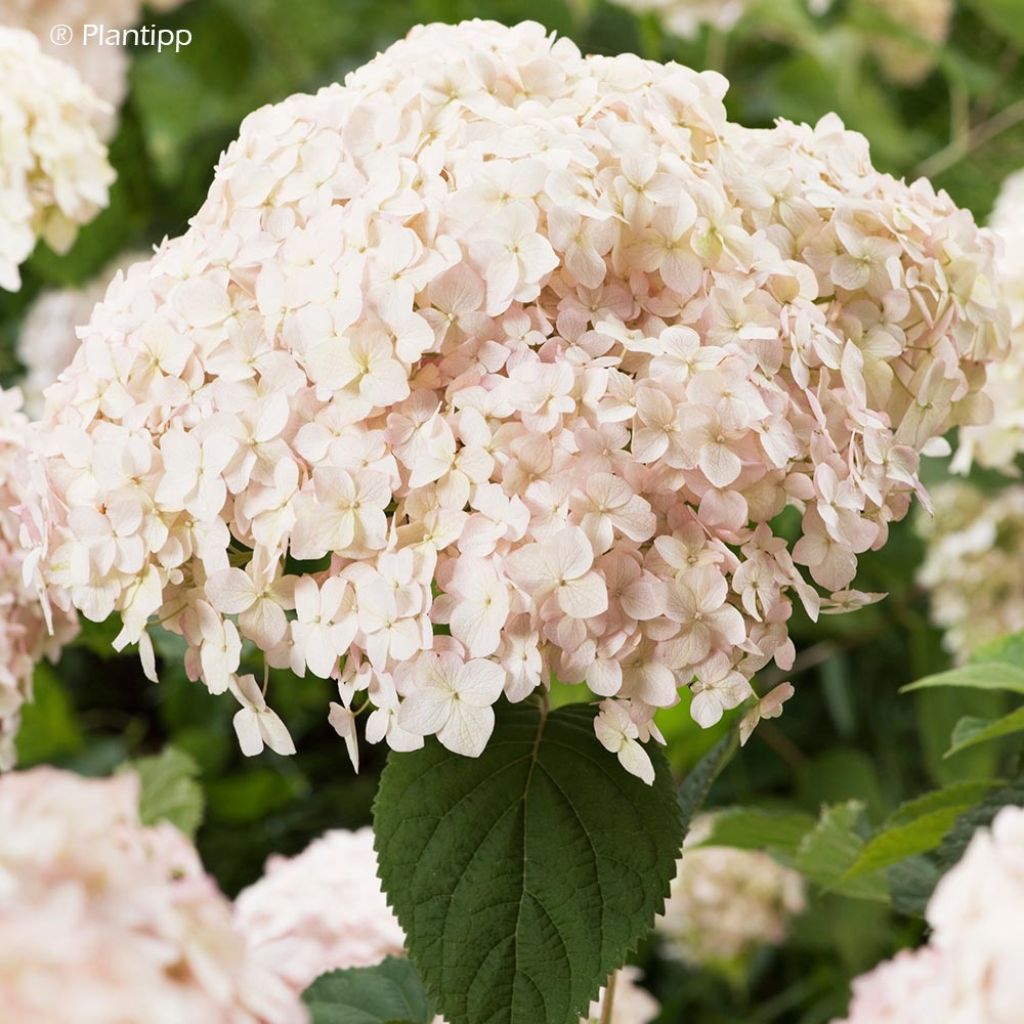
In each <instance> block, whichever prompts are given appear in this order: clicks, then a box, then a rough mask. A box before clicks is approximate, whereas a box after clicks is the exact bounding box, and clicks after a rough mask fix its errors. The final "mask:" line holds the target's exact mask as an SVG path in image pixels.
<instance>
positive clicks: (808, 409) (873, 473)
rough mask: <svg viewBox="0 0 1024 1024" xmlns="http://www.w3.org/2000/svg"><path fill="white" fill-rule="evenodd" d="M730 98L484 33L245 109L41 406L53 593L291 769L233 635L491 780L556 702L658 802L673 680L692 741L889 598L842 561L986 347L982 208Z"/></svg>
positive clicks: (978, 411) (833, 133)
mask: <svg viewBox="0 0 1024 1024" xmlns="http://www.w3.org/2000/svg"><path fill="white" fill-rule="evenodd" d="M725 89H726V83H725V81H724V79H722V78H721V76H719V75H716V74H714V73H710V72H706V73H702V74H698V73H695V72H692V71H690V70H688V69H686V68H683V67H680V66H678V65H665V66H663V65H658V64H654V63H650V62H645V61H642V60H640V59H638V58H636V57H633V56H631V55H624V56H619V57H587V58H583V57H581V56H580V54H579V52H578V51H577V49H576V48H575V46H574V45H573V44H572V43H570V42H569V41H568V40H565V39H559V40H556V39H554V38H553V37H549V36H548V35H546V33H545V32H544V30H543V29H542V28H541V27H540V26H539V25H536V24H531V23H526V24H523V25H520V26H517V27H515V28H505V27H503V26H499V25H496V24H493V23H487V22H468V23H464V24H462V25H459V26H446V25H433V26H428V27H425V28H420V29H416V30H414V31H413V32H412V33H411V34H410V36H409V37H408V38H407V39H406V40H404V41H402V42H399V43H397V44H395V46H393V47H392V48H391V49H390V50H388V51H387V52H386V53H385V54H383V55H382V56H380V57H379V58H378V59H376V60H375V61H373V62H371V63H370V64H368V65H366V66H365V67H364V68H362V69H360V70H359V71H357V72H354V73H353V74H351V75H350V76H349V77H348V78H347V80H346V83H345V85H344V86H332V87H329V88H327V89H324V90H321V92H319V93H318V94H317V95H316V96H294V97H291V98H290V99H288V100H286V101H285V102H283V103H281V104H278V105H276V106H273V107H267V108H264V109H262V110H260V111H257V112H256V113H254V114H253V115H251V116H250V117H249V118H248V119H247V120H246V121H245V123H244V124H243V126H242V130H241V134H240V137H239V139H238V141H237V142H236V143H234V144H233V145H232V146H231V147H230V149H229V150H228V152H227V153H226V154H225V156H224V158H223V159H222V161H221V163H220V165H219V166H218V169H217V176H216V180H215V182H214V184H213V186H212V188H211V191H210V194H209V197H208V199H207V201H206V203H205V204H204V206H203V208H202V209H201V210H200V211H199V213H198V214H197V215H196V216H195V218H194V219H193V221H192V226H191V228H190V230H189V231H188V233H186V234H185V235H183V236H182V237H180V238H178V239H174V240H172V241H170V242H167V243H166V244H165V245H164V246H163V247H162V248H161V249H160V250H159V251H158V252H157V253H156V254H155V255H154V257H153V258H152V260H151V261H149V263H147V264H140V265H136V266H135V267H133V268H131V269H130V270H129V272H128V273H127V275H126V276H125V278H124V279H123V280H119V281H118V282H116V283H115V284H114V285H113V286H112V288H111V289H110V291H109V292H108V294H107V297H106V299H105V301H104V302H103V303H101V304H100V305H99V306H98V307H97V308H96V311H95V313H94V315H93V317H92V320H91V321H90V324H89V326H88V327H87V329H86V330H85V331H84V332H83V337H82V345H81V347H80V349H79V352H78V354H77V355H76V357H75V360H74V362H73V363H72V366H71V367H70V369H69V370H68V372H67V373H66V374H65V376H64V377H63V378H62V380H61V381H59V382H58V384H57V385H55V386H54V388H53V389H52V390H51V392H50V396H49V401H48V406H47V413H46V416H45V421H44V429H43V430H42V432H41V434H40V452H41V454H42V457H43V468H44V471H45V474H46V477H47V480H48V484H49V488H50V492H49V493H48V494H46V495H43V496H42V501H43V503H44V505H45V512H44V513H41V515H43V518H44V519H45V521H46V526H47V535H46V536H45V537H44V538H42V539H41V542H40V547H39V555H40V558H41V571H42V575H43V578H44V580H45V583H46V584H47V585H48V586H49V588H50V590H51V592H52V595H53V600H54V601H55V602H56V603H57V604H58V605H59V606H60V607H71V606H72V605H73V606H75V607H78V608H80V609H81V610H82V611H83V612H84V613H85V614H86V615H87V616H88V617H89V618H92V619H97V620H102V619H104V618H106V617H107V616H108V615H109V614H110V613H111V612H113V611H117V612H119V613H120V616H121V618H122V620H123V626H124V628H123V630H122V632H121V634H120V635H119V637H118V639H117V646H118V648H119V649H120V648H122V647H124V646H126V645H128V644H132V643H139V644H140V645H141V649H142V652H143V656H144V658H145V660H146V663H147V664H148V665H149V666H150V669H152V647H151V641H150V640H149V637H148V634H147V632H146V628H147V624H148V623H149V621H150V619H151V617H154V616H155V617H156V618H158V620H159V621H160V622H161V623H162V624H163V626H164V627H165V628H168V629H171V630H173V631H175V632H178V633H180V634H182V635H183V636H184V637H185V639H186V640H187V642H188V647H189V652H188V656H187V661H186V667H187V669H188V671H189V674H190V675H191V676H192V677H193V678H202V679H203V680H204V682H205V683H206V685H207V686H208V688H209V689H210V690H211V691H212V692H214V693H220V692H223V691H225V690H229V689H230V690H231V691H232V692H233V693H234V694H235V696H236V698H237V699H239V700H240V702H241V703H242V705H243V709H248V712H251V714H250V715H248V717H245V716H243V717H245V722H246V723H250V720H251V719H252V716H253V715H255V716H256V719H255V721H257V723H259V722H263V723H264V724H266V725H267V727H268V731H267V733H266V735H267V737H268V738H269V737H270V736H271V735H272V734H273V736H274V737H276V738H275V740H274V742H275V743H276V747H275V749H281V750H286V749H288V748H289V747H290V740H289V739H288V738H287V735H286V733H283V732H282V730H281V729H280V728H279V727H278V726H279V724H280V723H279V721H278V720H277V719H276V716H273V717H271V715H272V712H271V710H270V708H269V707H268V706H267V704H266V702H265V699H264V695H263V694H262V693H260V694H259V699H258V700H257V701H256V702H255V703H253V700H252V699H250V698H249V697H246V693H249V692H250V691H252V690H253V686H255V683H253V685H252V686H249V685H248V684H246V685H244V686H243V685H240V682H239V680H238V679H237V672H238V670H239V666H240V659H241V649H242V643H243V641H251V642H252V643H253V644H255V645H256V647H258V648H259V649H260V650H262V651H263V652H264V655H265V657H266V660H267V662H268V664H270V665H272V666H290V667H291V668H292V670H293V671H295V672H296V673H298V674H299V675H302V674H303V673H305V672H307V671H308V672H311V673H313V674H314V675H318V676H324V677H326V676H331V677H336V678H337V679H338V683H339V701H340V703H338V704H335V705H333V706H332V710H331V715H332V717H331V721H332V722H333V723H334V724H335V725H336V727H337V728H338V729H339V731H340V732H342V733H343V735H345V736H346V738H347V739H349V740H354V725H353V721H352V714H353V711H354V710H355V709H358V707H361V706H362V703H363V702H364V701H366V700H367V699H368V700H369V701H370V703H372V705H373V706H374V707H375V708H376V711H375V713H374V716H372V717H371V720H370V721H372V723H373V726H372V729H371V733H372V735H371V738H372V739H374V740H381V739H386V740H387V741H388V742H389V743H390V744H392V745H393V746H395V747H397V748H399V749H409V748H410V747H413V746H415V745H417V744H419V743H421V742H422V737H423V736H425V735H431V734H437V735H438V736H439V737H440V738H441V741H442V742H443V743H445V744H446V745H447V746H449V747H450V748H451V749H452V750H455V751H458V752H461V753H467V754H475V753H478V752H479V751H480V750H481V749H482V748H483V746H484V744H485V743H486V740H487V738H488V736H489V734H490V731H491V728H492V725H493V720H494V716H493V711H492V705H493V704H494V703H495V702H496V701H497V700H498V698H499V697H500V695H501V694H502V693H503V692H504V694H505V695H506V696H508V697H509V699H512V700H521V699H523V698H525V697H526V696H528V695H529V694H530V693H531V692H533V691H534V690H535V689H537V688H538V687H543V686H545V685H547V684H548V682H549V681H550V679H551V678H552V677H557V678H559V679H561V680H562V681H565V682H568V683H582V684H585V685H586V687H587V688H588V689H589V691H590V692H591V693H592V694H593V695H595V696H597V697H600V698H603V699H604V704H603V710H602V714H601V717H600V719H599V720H598V726H597V728H598V735H599V736H600V738H601V740H602V742H604V743H605V745H606V746H608V747H609V748H610V749H613V750H615V751H616V752H618V753H619V755H620V757H621V758H622V760H623V762H624V763H625V764H627V765H628V767H629V769H630V770H631V771H634V772H636V773H637V774H639V775H642V776H647V775H649V772H650V763H649V761H648V759H647V756H646V753H645V752H644V751H643V749H642V746H641V744H642V742H643V741H645V740H647V739H648V738H649V736H651V735H657V732H656V729H655V727H654V725H653V718H654V714H655V711H656V710H657V708H659V707H666V706H670V705H672V704H674V703H676V702H677V701H678V700H679V688H680V687H690V688H691V690H692V692H693V694H694V701H693V704H692V712H693V714H694V717H695V718H696V719H697V721H698V722H700V723H701V724H702V725H710V724H712V723H714V722H716V721H717V720H718V719H719V718H720V717H721V715H722V714H723V713H724V711H725V710H728V709H729V708H732V707H735V706H736V705H737V704H739V703H741V702H743V701H744V700H745V699H746V698H747V697H748V696H749V695H751V694H752V691H751V688H750V685H749V679H750V677H751V676H752V674H753V673H754V672H756V671H757V670H758V669H760V668H761V667H762V666H764V665H766V664H767V663H768V662H769V661H771V660H773V659H774V660H775V661H776V662H777V663H778V665H779V666H781V667H782V668H783V669H785V668H788V666H789V665H790V664H791V661H792V658H793V645H792V643H791V641H790V640H789V638H788V634H787V625H786V624H787V620H788V619H789V617H790V615H791V613H792V598H793V596H794V595H795V596H796V597H797V598H798V599H799V600H800V601H801V602H802V603H803V604H804V606H805V608H806V609H807V611H808V613H809V614H810V615H811V616H812V617H813V616H815V615H817V614H818V612H819V610H822V609H823V610H837V609H846V608H850V607H856V606H857V605H858V603H862V602H863V601H866V600H871V599H873V595H859V594H857V593H856V592H851V591H850V589H849V588H850V585H851V583H852V581H853V578H854V575H855V573H856V567H857V556H858V555H859V554H860V553H862V552H864V551H867V550H869V549H877V548H880V547H881V546H883V545H884V543H885V541H886V537H887V532H888V524H889V523H890V522H891V521H893V520H895V519H899V518H901V517H903V516H904V515H905V514H906V511H907V509H908V507H909V504H910V501H911V498H912V496H913V494H914V492H915V491H920V490H921V487H920V483H919V481H918V478H917V466H918V456H919V452H920V451H921V449H922V448H923V447H924V446H925V445H927V444H928V443H929V442H930V441H932V440H933V439H934V438H935V437H937V436H938V435H941V434H942V433H943V432H944V431H945V430H946V429H948V428H949V427H950V426H951V425H953V424H956V423H961V422H973V421H975V420H977V419H979V418H981V417H983V416H984V415H985V414H986V413H987V411H988V410H987V404H986V402H985V401H984V399H983V398H982V396H981V395H980V388H981V385H982V383H983V381H984V378H985V364H986V362H987V361H988V360H990V359H991V358H992V357H993V356H995V355H997V354H998V353H999V352H1000V351H1001V350H1002V347H1003V330H1004V325H1003V321H1004V319H1005V317H1004V315H1003V312H1002V310H1001V309H1000V308H999V306H998V303H997V301H996V299H995V297H994V295H993V289H992V286H991V281H990V275H991V272H992V268H991V263H992V248H993V247H992V244H991V242H990V240H989V239H988V238H987V237H986V235H985V234H984V233H980V232H979V231H978V229H977V228H976V227H975V225H974V223H973V221H972V219H971V217H970V215H969V214H968V213H966V212H964V211H961V210H958V209H957V208H956V207H955V206H954V205H953V204H952V202H951V201H950V200H949V198H948V197H947V196H945V195H944V194H942V193H938V194H936V193H935V192H934V191H933V190H932V188H931V187H930V186H929V185H928V184H927V183H926V182H924V181H918V182H916V183H915V184H913V185H910V186H908V185H906V184H904V183H902V182H898V181H896V180H895V179H893V178H891V177H889V176H886V175H882V174H878V173H877V172H875V171H874V170H873V168H872V166H871V164H870V161H869V158H868V152H867V144H866V142H865V140H864V139H863V138H862V137H860V136H858V135H855V134H852V133H849V132H846V131H844V129H843V128H842V125H841V124H840V123H839V121H838V119H836V118H834V117H827V118H825V119H824V120H822V121H821V122H820V123H819V124H818V125H817V126H816V127H814V128H811V127H808V126H797V125H793V124H788V123H784V122H783V123H780V124H779V125H778V126H777V127H776V128H774V129H771V130H749V129H745V128H742V127H740V126H737V125H733V124H730V123H728V122H727V120H726V118H725V113H724V108H723V105H722V96H723V95H724V92H725ZM787 506H788V507H791V508H792V509H795V510H796V511H795V515H796V516H798V517H799V519H800V520H801V524H802V526H801V536H800V539H799V540H798V541H797V542H796V543H795V545H794V546H793V547H792V549H790V548H789V546H788V545H787V544H786V542H785V541H784V540H783V539H782V538H780V537H778V536H776V535H775V534H774V533H773V530H772V523H773V521H774V520H775V519H776V517H777V516H778V515H779V514H780V513H782V512H783V510H784V509H786V508H787ZM286 554H290V556H291V557H292V558H293V559H298V560H301V561H302V562H305V563H310V562H313V563H318V564H316V565H313V566H309V565H308V564H307V565H306V566H304V567H303V568H302V571H301V572H299V571H297V570H296V571H288V569H289V567H288V565H287V564H286V559H285V556H286ZM798 566H804V567H806V569H807V572H808V573H809V576H810V580H811V581H813V584H816V585H817V586H814V585H812V583H811V582H809V581H808V580H807V579H805V577H804V575H803V573H802V571H801V569H800V568H798ZM819 588H820V589H819ZM437 625H444V626H447V627H448V631H449V632H450V635H435V632H434V627H435V626H437ZM341 658H344V663H343V666H342V663H341V662H340V661H339V659H341ZM257 689H258V688H257ZM271 698H272V695H271ZM257 705H259V706H257ZM250 724H251V723H250ZM271 727H272V729H271ZM368 727H369V726H368ZM247 729H248V725H247ZM250 733H251V729H250V730H249V732H248V733H247V735H246V749H247V750H252V751H254V750H255V749H258V748H259V747H260V746H262V743H260V744H256V743H254V742H252V738H253V737H252V735H249V734H250ZM253 735H254V734H253ZM261 735H263V733H261Z"/></svg>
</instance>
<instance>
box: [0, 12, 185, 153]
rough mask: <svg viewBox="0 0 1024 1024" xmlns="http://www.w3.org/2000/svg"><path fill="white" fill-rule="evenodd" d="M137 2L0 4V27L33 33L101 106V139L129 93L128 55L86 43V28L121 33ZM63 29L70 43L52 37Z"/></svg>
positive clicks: (133, 19)
mask: <svg viewBox="0 0 1024 1024" xmlns="http://www.w3.org/2000/svg"><path fill="white" fill-rule="evenodd" d="M183 2H184V0H147V3H146V6H147V7H148V8H150V9H151V10H157V11H168V10H171V9H172V8H174V7H178V6H179V5H180V4H181V3H183ZM142 16H143V5H142V2H141V0H0V25H6V26H7V27H8V28H19V29H25V30H26V31H29V32H31V33H33V34H34V35H35V37H36V39H38V41H39V45H40V46H41V48H42V49H43V51H44V52H45V53H47V54H49V56H51V57H54V58H56V59H57V60H61V61H64V62H65V63H67V64H70V65H71V66H72V67H73V68H74V69H75V70H76V71H77V72H78V74H79V75H80V76H81V77H82V80H83V81H84V82H85V83H86V85H88V86H89V88H90V89H92V90H93V92H95V93H96V95H97V96H99V98H100V99H101V100H103V101H104V103H106V104H107V109H106V110H105V111H104V113H103V116H102V121H101V122H100V126H101V132H102V135H103V137H104V138H109V137H110V136H111V135H113V133H114V129H115V128H116V126H117V108H118V107H120V106H121V104H122V102H123V101H124V97H125V94H126V93H127V91H128V67H129V54H128V51H127V50H126V49H125V48H124V47H121V46H112V45H104V46H100V45H97V42H96V40H95V39H93V40H92V41H91V45H90V44H89V43H87V42H86V41H85V39H84V35H83V33H84V29H85V26H86V25H100V26H103V27H104V28H105V29H123V28H128V27H129V26H131V25H135V24H136V23H137V22H139V21H140V20H141V19H142ZM58 25H66V26H67V27H68V28H69V29H70V30H71V33H72V37H73V38H72V39H71V40H70V41H69V42H68V41H65V40H64V39H63V37H58V38H59V39H60V42H57V41H55V40H54V39H52V38H51V31H52V30H53V29H54V27H55V26H58Z"/></svg>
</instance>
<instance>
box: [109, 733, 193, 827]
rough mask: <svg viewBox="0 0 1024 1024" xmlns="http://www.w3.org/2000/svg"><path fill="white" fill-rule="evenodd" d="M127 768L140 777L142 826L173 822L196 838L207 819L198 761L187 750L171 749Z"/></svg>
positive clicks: (138, 761)
mask: <svg viewBox="0 0 1024 1024" xmlns="http://www.w3.org/2000/svg"><path fill="white" fill-rule="evenodd" d="M126 767H127V768H129V769H131V770H132V771H134V772H136V774H137V775H138V776H139V782H140V784H141V787H142V791H141V793H140V796H139V818H140V819H141V821H142V824H143V825H154V824H156V823H157V822H158V821H169V822H170V823H171V824H172V825H176V826H177V827H178V828H179V829H181V831H182V832H184V833H185V834H186V835H187V836H189V837H190V838H192V837H194V836H195V834H196V829H197V828H199V825H200V822H202V820H203V788H202V786H200V784H199V782H198V781H197V780H196V776H197V775H198V774H199V766H198V765H197V764H196V762H195V761H194V760H193V759H192V758H191V757H189V755H188V754H186V753H184V752H183V751H181V750H176V749H175V748H174V747H167V748H166V749H165V750H163V751H162V752H161V753H159V754H157V755H155V756H153V757H140V758H137V759H136V760H134V761H129V762H128V764H127V766H126Z"/></svg>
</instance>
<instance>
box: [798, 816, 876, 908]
mask: <svg viewBox="0 0 1024 1024" xmlns="http://www.w3.org/2000/svg"><path fill="white" fill-rule="evenodd" d="M863 813H864V805H863V804H862V803H861V802H860V801H858V800H848V801H846V802H845V803H841V804H835V805H833V806H832V807H825V808H823V809H822V812H821V816H820V818H819V819H818V823H817V825H815V826H814V828H813V829H811V831H810V832H808V833H807V835H805V836H804V838H803V840H802V841H801V843H800V846H799V848H798V849H797V853H796V857H795V858H794V861H793V867H795V868H796V870H797V871H799V872H801V873H802V874H803V875H805V876H806V877H807V878H809V879H810V880H811V881H812V882H814V883H815V885H819V886H821V887H822V888H823V889H826V890H829V891H832V892H838V893H841V894H842V895H844V896H853V897H855V898H857V899H869V900H882V901H885V900H887V899H888V898H889V897H888V889H887V886H886V883H885V878H884V876H883V875H880V874H878V873H873V874H868V875H864V876H862V877H860V878H855V879H852V880H844V878H843V876H844V875H845V874H846V872H847V871H848V870H849V869H850V868H851V867H852V866H853V864H854V863H855V862H856V860H857V858H858V857H859V856H860V852H861V850H862V849H863V847H864V838H863V836H862V835H861V832H860V829H861V821H862V818H863Z"/></svg>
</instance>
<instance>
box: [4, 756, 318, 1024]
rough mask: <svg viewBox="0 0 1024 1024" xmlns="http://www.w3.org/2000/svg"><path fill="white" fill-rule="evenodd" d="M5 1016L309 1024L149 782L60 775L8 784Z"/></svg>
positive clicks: (54, 1021)
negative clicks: (153, 801)
mask: <svg viewBox="0 0 1024 1024" xmlns="http://www.w3.org/2000/svg"><path fill="white" fill-rule="evenodd" d="M0 1006H2V1007H3V1010H2V1013H3V1015H4V1019H5V1020H9V1021H12V1022H14V1021H17V1022H19V1024H20V1022H22V1021H24V1022H29V1021H31V1022H32V1024H71V1022H74V1024H111V1022H113V1021H123V1022H125V1024H129V1022H132V1024H135V1022H138V1024H143V1022H145V1024H182V1022H185V1021H187V1022H188V1024H304V1022H306V1021H307V1020H308V1013H307V1011H306V1009H305V1007H303V1006H302V1004H301V1003H300V1002H299V1000H298V999H297V997H296V996H295V994H294V993H293V992H292V991H290V990H289V989H288V988H287V987H286V986H284V985H282V984H281V983H280V982H278V981H277V980H276V979H275V978H274V976H273V975H271V974H268V973H267V972H264V971H263V970H262V969H260V967H259V966H258V965H257V964H256V963H255V962H254V960H253V958H252V956H251V955H250V953H249V951H248V949H247V946H246V940H245V938H244V936H243V935H242V933H241V932H239V931H238V929H237V928H236V927H235V925H234V923H233V920H232V912H231V904H230V902H229V901H228V900H227V899H226V898H225V897H224V896H223V895H222V894H221V893H220V891H219V890H218V889H217V886H216V885H215V883H214V882H213V880H212V879H210V878H209V877H208V876H207V875H206V874H205V873H204V872H203V869H202V865H201V864H200V863H199V859H198V857H197V855H196V851H195V849H194V848H193V847H192V845H191V844H190V843H189V842H188V840H187V839H186V838H185V837H184V835H183V834H182V833H181V832H179V831H178V830H177V829H176V828H174V827H173V826H171V825H161V826H158V827H155V828H144V827H142V826H141V825H140V824H139V817H138V781H137V779H136V777H135V776H134V775H131V774H126V775H121V776H115V777H113V778H110V779H101V780H98V779H84V778H81V777H80V776H77V775H72V774H70V773H68V772H62V771H58V770H56V769H52V768H37V769H34V770H32V771H29V772H15V773H12V774H10V775H6V776H4V777H3V778H2V779H0Z"/></svg>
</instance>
